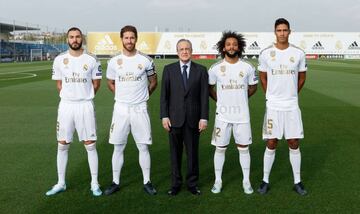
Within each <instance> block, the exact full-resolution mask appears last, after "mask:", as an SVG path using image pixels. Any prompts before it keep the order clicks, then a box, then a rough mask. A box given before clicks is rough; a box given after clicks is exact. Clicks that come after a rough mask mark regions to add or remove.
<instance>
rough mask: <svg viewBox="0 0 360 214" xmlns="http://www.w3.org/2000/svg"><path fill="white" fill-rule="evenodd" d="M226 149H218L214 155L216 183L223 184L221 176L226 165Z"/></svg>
mask: <svg viewBox="0 0 360 214" xmlns="http://www.w3.org/2000/svg"><path fill="white" fill-rule="evenodd" d="M225 151H226V147H216V148H215V153H214V170H215V183H219V182H220V183H221V182H222V179H221V175H222V171H223V166H224V163H225Z"/></svg>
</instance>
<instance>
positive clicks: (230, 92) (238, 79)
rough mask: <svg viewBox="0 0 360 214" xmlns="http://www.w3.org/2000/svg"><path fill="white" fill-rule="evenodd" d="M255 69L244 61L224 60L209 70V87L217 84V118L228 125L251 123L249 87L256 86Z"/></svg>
mask: <svg viewBox="0 0 360 214" xmlns="http://www.w3.org/2000/svg"><path fill="white" fill-rule="evenodd" d="M257 83H258V78H257V76H256V72H255V68H254V67H253V66H252V65H251V64H249V63H247V62H245V61H242V60H239V61H238V62H236V63H235V64H230V63H228V62H226V61H225V60H222V61H220V62H218V63H216V64H214V65H212V66H211V68H210V69H209V85H215V84H216V93H217V102H216V118H217V119H218V120H221V121H224V122H227V123H248V122H250V114H249V105H248V86H249V85H256V84H257Z"/></svg>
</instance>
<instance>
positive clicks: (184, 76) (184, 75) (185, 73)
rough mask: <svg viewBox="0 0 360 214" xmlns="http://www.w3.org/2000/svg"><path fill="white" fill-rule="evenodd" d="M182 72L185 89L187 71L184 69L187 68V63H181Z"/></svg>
mask: <svg viewBox="0 0 360 214" xmlns="http://www.w3.org/2000/svg"><path fill="white" fill-rule="evenodd" d="M182 67H183V72H182V78H183V82H184V87H185V89H186V86H187V72H186V69H187V67H188V66H187V65H183V66H182Z"/></svg>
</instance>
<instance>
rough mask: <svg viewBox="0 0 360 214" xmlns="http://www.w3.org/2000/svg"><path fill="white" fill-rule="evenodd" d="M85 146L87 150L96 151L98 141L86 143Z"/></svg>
mask: <svg viewBox="0 0 360 214" xmlns="http://www.w3.org/2000/svg"><path fill="white" fill-rule="evenodd" d="M85 148H86V150H87V151H94V150H96V143H95V142H94V143H91V144H85Z"/></svg>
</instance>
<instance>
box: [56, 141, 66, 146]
mask: <svg viewBox="0 0 360 214" xmlns="http://www.w3.org/2000/svg"><path fill="white" fill-rule="evenodd" d="M58 144H62V145H67V144H68V143H66V141H58Z"/></svg>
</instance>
